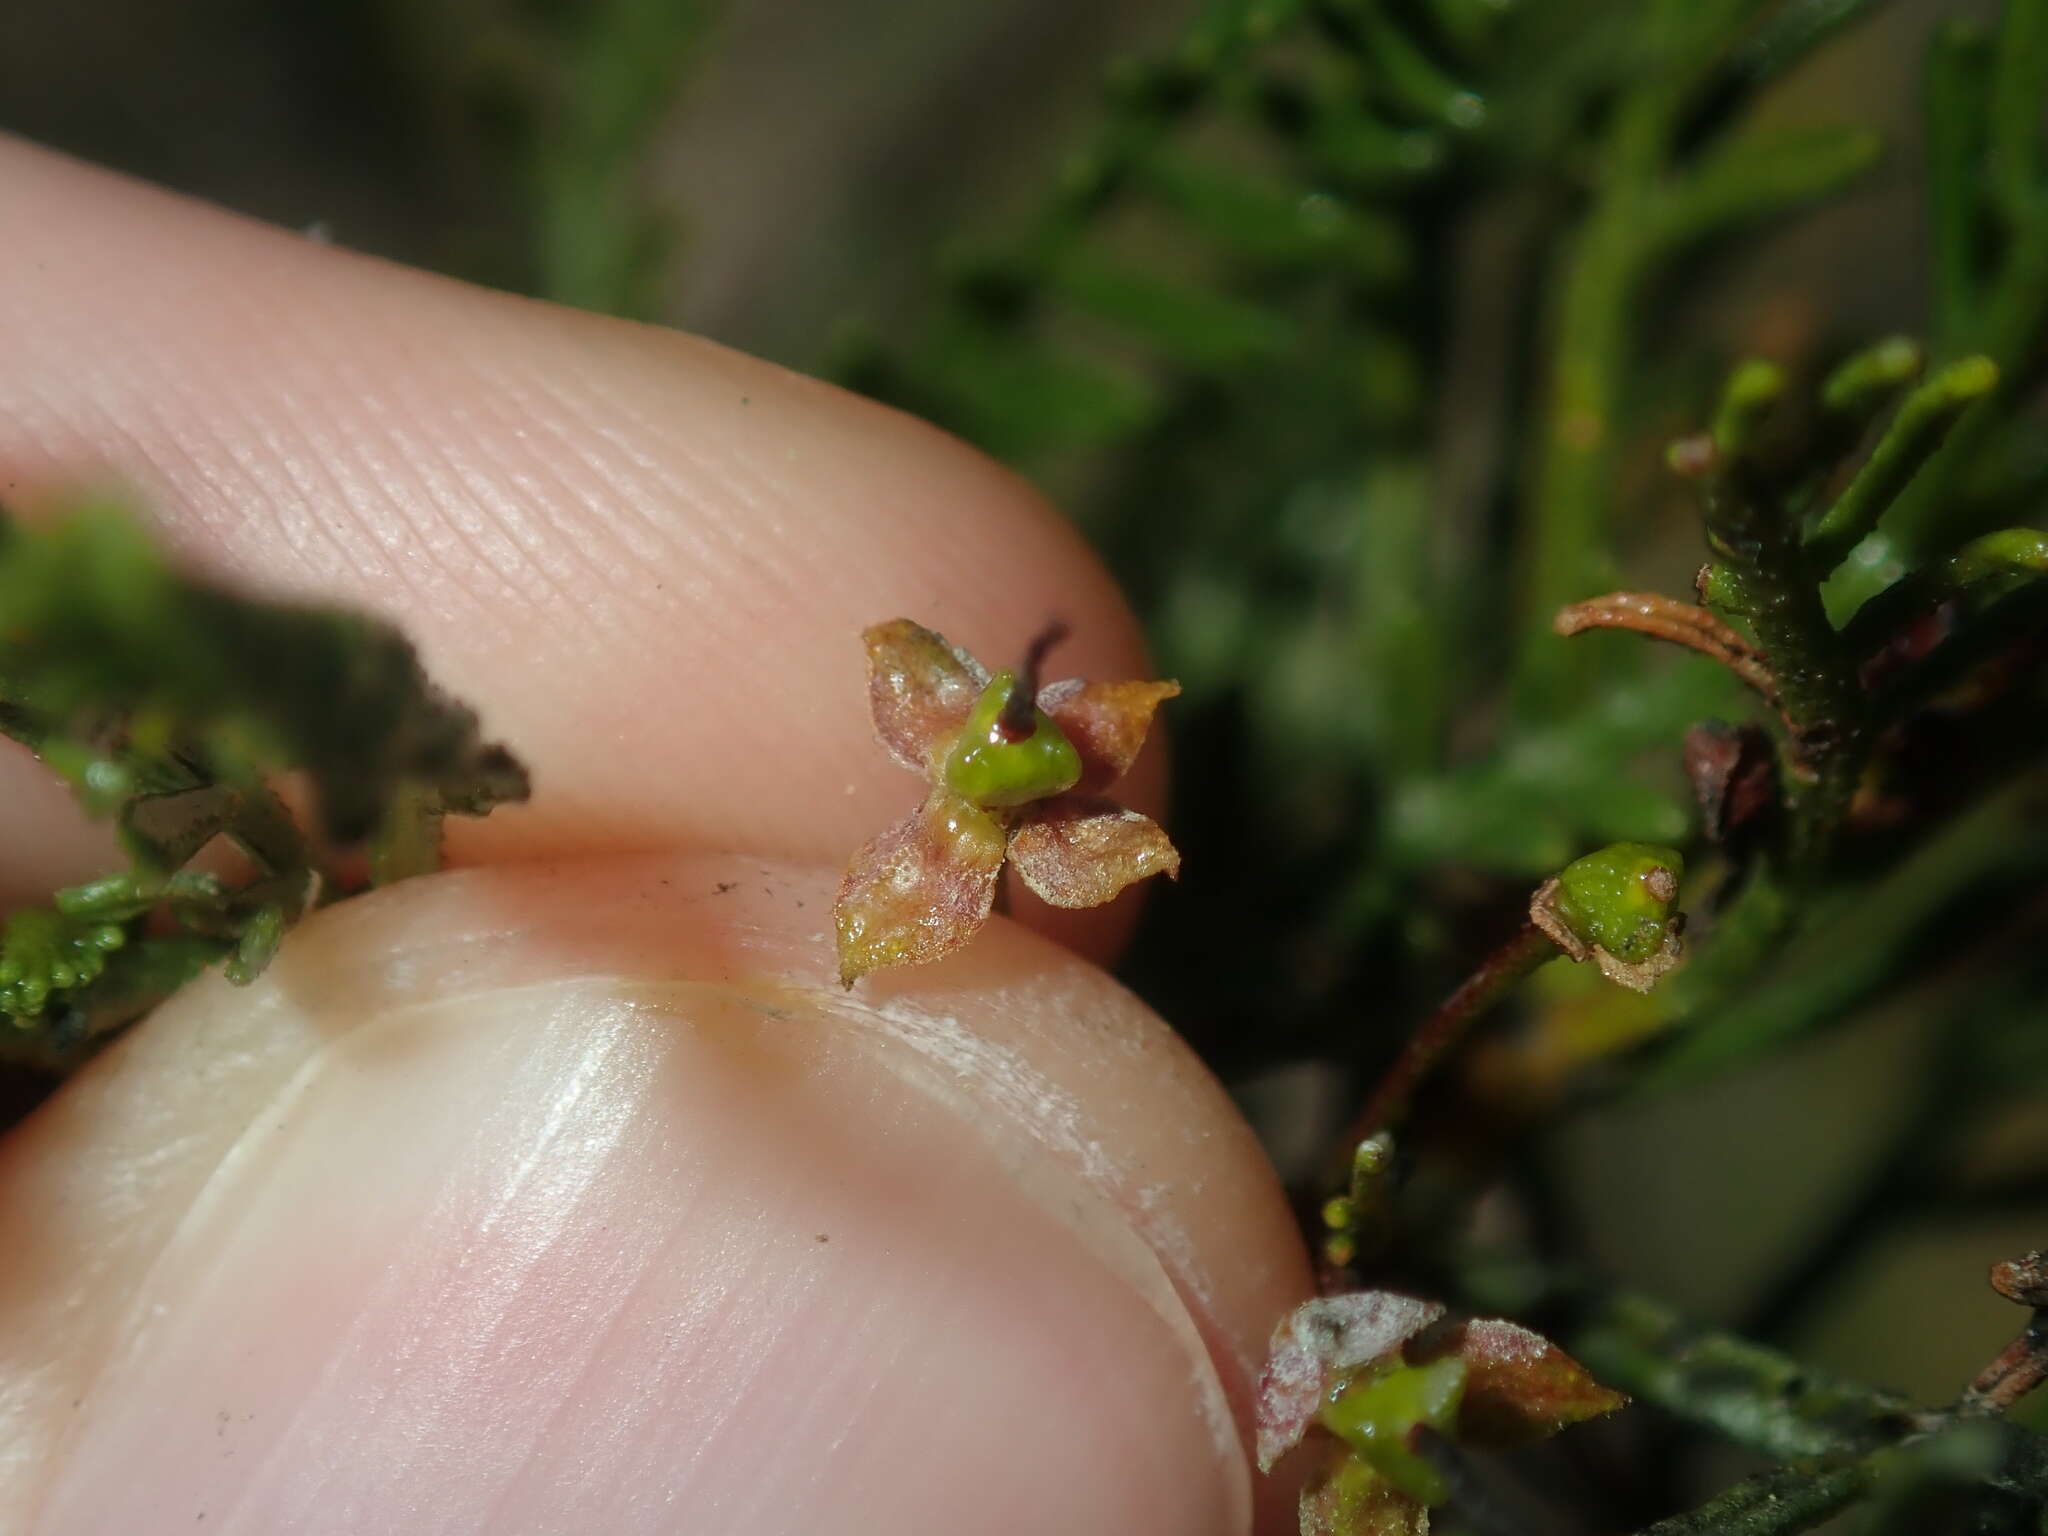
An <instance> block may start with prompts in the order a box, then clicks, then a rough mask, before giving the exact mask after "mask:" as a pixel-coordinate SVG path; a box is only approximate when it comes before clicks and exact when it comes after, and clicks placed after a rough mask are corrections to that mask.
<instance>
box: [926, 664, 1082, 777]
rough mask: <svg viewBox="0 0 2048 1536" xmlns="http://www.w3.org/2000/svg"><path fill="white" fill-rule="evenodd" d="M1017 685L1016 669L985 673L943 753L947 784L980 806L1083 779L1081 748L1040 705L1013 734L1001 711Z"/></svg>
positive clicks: (1034, 708)
mask: <svg viewBox="0 0 2048 1536" xmlns="http://www.w3.org/2000/svg"><path fill="white" fill-rule="evenodd" d="M1016 687H1017V674H1016V673H1015V672H1009V671H1004V672H998V673H997V674H996V675H995V676H994V677H992V678H990V679H989V682H988V686H987V687H986V688H984V689H982V690H981V697H980V698H978V699H976V700H975V701H974V708H973V709H972V710H970V711H968V715H967V724H966V726H965V727H964V728H962V730H961V732H960V740H959V743H958V744H957V745H956V746H955V747H954V748H953V751H952V755H951V756H949V757H948V758H947V759H946V786H947V788H949V789H951V790H952V791H953V793H955V794H956V795H958V796H960V797H961V798H962V799H963V800H966V801H969V802H970V803H972V804H974V805H978V806H980V807H981V808H982V809H983V810H993V809H1000V808H1003V807H1007V806H1013V805H1028V804H1030V803H1031V802H1032V801H1033V800H1044V799H1048V798H1050V797H1051V796H1053V795H1058V794H1064V793H1065V792H1066V791H1068V790H1070V789H1072V788H1073V787H1074V786H1075V785H1076V784H1078V783H1080V782H1081V754H1080V753H1079V752H1076V751H1075V750H1074V744H1073V743H1072V742H1071V741H1069V740H1067V733H1066V732H1065V731H1063V730H1061V729H1060V728H1059V725H1058V724H1057V723H1056V722H1055V721H1054V720H1053V718H1052V716H1050V715H1048V714H1047V713H1046V712H1045V711H1044V710H1042V709H1039V708H1037V707H1035V706H1034V707H1033V709H1032V711H1031V726H1030V728H1029V730H1028V731H1027V732H1025V733H1024V734H1022V735H1015V736H1013V733H1012V731H1011V730H1010V729H1009V727H1008V725H1007V723H1006V722H1005V720H1004V718H1003V715H1004V709H1005V706H1007V705H1008V704H1009V702H1010V695H1011V694H1012V693H1013V692H1014V691H1015V690H1016Z"/></svg>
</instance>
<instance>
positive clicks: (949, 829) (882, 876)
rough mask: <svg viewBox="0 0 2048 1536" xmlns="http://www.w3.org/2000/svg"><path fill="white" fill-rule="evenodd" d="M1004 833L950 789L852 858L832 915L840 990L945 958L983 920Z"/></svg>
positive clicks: (1000, 860)
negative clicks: (873, 974) (872, 975)
mask: <svg viewBox="0 0 2048 1536" xmlns="http://www.w3.org/2000/svg"><path fill="white" fill-rule="evenodd" d="M1004 852H1005V832H1004V829H1003V827H1002V824H1001V823H999V822H998V821H996V819H995V818H994V817H992V816H990V815H989V814H988V813H987V812H986V811H982V810H977V809H976V808H975V807H974V806H972V805H969V804H968V803H967V802H966V801H965V800H963V799H961V798H960V797H959V796H958V795H956V794H953V793H952V792H951V791H950V790H946V789H937V790H934V791H933V792H932V794H931V795H930V797H929V798H928V799H926V801H925V803H924V804H923V805H922V806H921V807H919V809H918V810H917V812H916V813H915V814H914V815H912V816H909V817H907V818H906V819H904V820H903V821H900V822H898V823H897V824H896V825H895V826H893V827H891V828H890V829H889V830H888V831H886V832H884V833H883V834H882V835H881V836H880V837H878V838H876V839H874V840H873V841H872V842H870V843H869V844H867V846H866V847H864V848H862V849H861V851H860V852H859V853H857V854H855V855H854V856H853V862H852V863H851V864H849V865H848V866H847V869H846V874H845V876H844V877H843V878H842V879H841V880H840V882H839V897H838V900H837V901H836V902H835V903H834V904H833V908H832V917H833V921H834V923H835V924H836V925H837V927H838V930H839V979H840V981H841V982H843V983H844V984H845V985H847V986H849V987H850V986H852V985H853V983H854V981H855V980H856V979H857V978H858V977H861V976H864V975H866V974H867V973H868V972H869V971H872V970H875V969H877V968H879V967H881V966H885V965H922V964H925V963H926V962H928V961H932V960H937V959H939V958H940V957H941V956H943V955H948V954H951V953H952V952H953V951H954V950H956V949H958V948H960V947H961V946H962V945H964V944H965V943H966V942H967V941H968V940H969V939H971V938H973V937H974V935H975V933H976V932H977V931H978V930H979V929H980V927H981V925H982V924H983V923H984V922H986V921H987V920H988V914H989V907H990V905H991V904H992V903H993V902H994V900H995V893H996V877H997V875H998V874H999V873H1000V872H1001V870H1002V867H1003V855H1004Z"/></svg>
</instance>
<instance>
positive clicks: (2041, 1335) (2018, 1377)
mask: <svg viewBox="0 0 2048 1536" xmlns="http://www.w3.org/2000/svg"><path fill="white" fill-rule="evenodd" d="M2043 1381H2048V1312H2036V1313H2035V1314H2034V1315H2033V1317H2032V1318H2030V1319H2029V1320H2028V1322H2027V1326H2026V1327H2025V1328H2024V1329H2022V1330H2021V1332H2020V1336H2019V1337H2018V1338H2016V1339H2014V1340H2013V1341H2012V1342H2011V1343H2010V1344H2008V1345H2006V1346H2005V1348H2004V1350H2003V1351H2001V1352H2000V1354H1999V1356H1998V1358H1997V1359H1996V1360H1994V1361H1992V1362H1991V1363H1990V1364H1989V1365H1987V1366H1985V1367H1984V1369H1983V1370H1981V1371H1979V1372H1978V1373H1977V1379H1976V1380H1975V1381H1973V1382H1971V1383H1970V1385H1969V1387H1968V1388H1967V1389H1966V1390H1965V1391H1964V1393H1963V1401H1962V1406H1963V1408H1964V1409H1966V1410H1970V1411H1974V1412H1978V1413H2003V1412H2005V1410H2006V1409H2008V1408H2010V1407H2011V1406H2012V1405H2013V1404H2014V1403H2016V1402H2018V1401H2019V1400H2020V1399H2021V1398H2023V1397H2025V1396H2026V1395H2027V1394H2028V1393H2029V1392H2031V1391H2033V1390H2034V1388H2036V1387H2038V1386H2040V1385H2041V1383H2042V1382H2043Z"/></svg>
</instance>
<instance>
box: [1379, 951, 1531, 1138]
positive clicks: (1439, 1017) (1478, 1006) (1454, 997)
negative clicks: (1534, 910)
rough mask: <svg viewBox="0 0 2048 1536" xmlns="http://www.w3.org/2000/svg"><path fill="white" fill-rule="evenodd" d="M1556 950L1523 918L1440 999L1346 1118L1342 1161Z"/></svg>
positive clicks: (1394, 1120)
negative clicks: (1348, 1121) (1361, 1105)
mask: <svg viewBox="0 0 2048 1536" xmlns="http://www.w3.org/2000/svg"><path fill="white" fill-rule="evenodd" d="M1558 953H1559V951H1558V948H1557V945H1556V944H1554V943H1553V942H1552V941H1551V940H1550V939H1549V938H1548V937H1546V936H1545V935H1544V933H1543V932H1542V931H1541V930H1540V929H1538V928H1537V926H1536V925H1535V924H1534V923H1533V922H1524V923H1523V924H1522V926H1521V927H1520V928H1518V929H1517V930H1516V931H1515V934H1514V936H1513V937H1512V938H1510V939H1509V940H1508V941H1507V942H1506V943H1505V944H1503V945H1501V946H1500V948H1498V949H1496V950H1495V951H1494V952H1493V953H1492V954H1490V955H1488V956H1487V957H1486V958H1485V959H1484V960H1482V961H1481V962H1480V963H1479V968H1478V969H1477V970H1475V971H1473V973H1472V974H1471V975H1470V976H1467V977H1466V978H1465V980H1464V981H1463V982H1461V983H1460V984H1459V986H1458V989H1457V991H1455V992H1453V993H1452V994H1451V995H1450V996H1449V997H1447V998H1445V999H1444V1000H1443V1003H1442V1004H1441V1006H1439V1007H1438V1008H1437V1010H1436V1012H1435V1013H1432V1014H1431V1015H1430V1016H1429V1017H1428V1018H1427V1019H1425V1020H1423V1023H1422V1027H1421V1028H1420V1029H1418V1030H1416V1031H1415V1033H1414V1034H1412V1035H1410V1036H1409V1037H1408V1043H1407V1044H1406V1045H1404V1046H1403V1047H1402V1048H1401V1054H1400V1055H1399V1056H1398V1057H1396V1058H1395V1060H1394V1064H1393V1066H1391V1067H1389V1068H1388V1069H1387V1072H1386V1075H1385V1076H1383V1077H1381V1079H1380V1080H1379V1083H1378V1084H1377V1086H1375V1087H1374V1089H1373V1091H1372V1096H1371V1097H1370V1098H1369V1099H1367V1100H1366V1103H1365V1108H1364V1109H1363V1110H1361V1111H1360V1112H1359V1115H1358V1118H1357V1119H1356V1120H1354V1121H1353V1122H1352V1123H1351V1129H1350V1130H1349V1131H1347V1132H1346V1133H1345V1135H1344V1140H1343V1141H1342V1142H1341V1143H1340V1145H1341V1146H1342V1148H1343V1151H1344V1157H1345V1159H1346V1161H1347V1164H1348V1161H1349V1159H1350V1156H1351V1149H1352V1148H1354V1147H1356V1146H1357V1145H1358V1144H1359V1143H1360V1142H1362V1141H1364V1140H1366V1138H1368V1137H1370V1136H1372V1135H1373V1134H1374V1133H1376V1132H1378V1131H1383V1130H1387V1129H1390V1128H1392V1127H1393V1126H1394V1125H1396V1124H1398V1123H1399V1122H1400V1120H1401V1119H1402V1118H1403V1117H1404V1116H1405V1115H1406V1114H1407V1112H1408V1106H1409V1103H1410V1101H1411V1100H1412V1099H1413V1097H1414V1095H1415V1091H1416V1089H1418V1088H1419V1087H1421V1085H1422V1082H1423V1080H1424V1079H1425V1078H1427V1077H1428V1076H1429V1074H1430V1072H1431V1071H1432V1070H1433V1069H1434V1068H1435V1067H1436V1065H1437V1063H1438V1062H1439V1061H1441V1060H1442V1059H1443V1057H1444V1055H1445V1053H1446V1052H1448V1051H1449V1050H1450V1049H1451V1047H1452V1046H1454V1045H1456V1044H1457V1043H1458V1042H1459V1041H1460V1040H1462V1039H1463V1038H1464V1037H1465V1033H1466V1031H1467V1030H1469V1029H1470V1028H1471V1027H1472V1025H1473V1023H1474V1022H1475V1021H1476V1020H1478V1019H1479V1018H1480V1017H1481V1016H1482V1015H1483V1014H1485V1013H1486V1011H1487V1010H1488V1009H1490V1008H1491V1007H1493V1005H1494V1004H1495V1003H1497V1002H1499V1001H1500V999H1501V998H1502V997H1503V996H1504V995H1506V993H1507V992H1508V990H1509V989H1510V988H1512V987H1513V986H1514V985H1515V983H1516V982H1518V981H1520V980H1522V978H1523V977H1525V976H1527V975H1528V974H1529V973H1530V972H1532V971H1534V970H1535V969H1536V968H1537V967H1538V966H1539V965H1541V964H1543V962H1544V961H1546V960H1552V959H1555V958H1556V957H1557V955H1558Z"/></svg>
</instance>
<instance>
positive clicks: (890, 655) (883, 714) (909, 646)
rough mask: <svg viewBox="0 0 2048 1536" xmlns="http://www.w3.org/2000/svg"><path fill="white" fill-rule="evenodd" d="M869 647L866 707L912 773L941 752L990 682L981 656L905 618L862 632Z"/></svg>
mask: <svg viewBox="0 0 2048 1536" xmlns="http://www.w3.org/2000/svg"><path fill="white" fill-rule="evenodd" d="M861 640H862V642H863V643H865V644H866V646H867V651H868V710H869V712H870V713H871V714H872V715H873V717H874V722H875V735H876V736H877V737H879V738H880V740H881V743H882V745H883V746H885V747H887V748H888V749H889V755H890V756H891V757H893V758H895V759H896V761H897V762H898V763H900V764H901V765H902V766H903V767H905V768H908V769H910V770H911V771H912V772H914V773H926V772H929V771H930V770H931V769H932V768H933V767H934V766H935V765H936V763H937V762H938V761H939V759H941V758H942V757H944V756H945V754H946V752H947V750H948V749H949V748H950V747H951V745H952V742H953V738H954V737H956V736H958V735H959V734H960V727H961V725H962V723H963V722H965V720H966V719H967V712H968V710H970V709H972V708H973V707H974V700H975V697H976V695H978V694H979V693H980V692H981V690H982V689H983V688H984V687H985V686H986V685H987V683H988V673H987V672H986V671H985V670H983V668H982V665H981V663H980V662H978V661H976V660H975V659H974V658H973V657H972V656H970V655H968V654H967V653H966V652H965V651H963V650H961V649H960V647H958V646H957V645H954V644H952V643H951V642H950V641H948V640H947V639H946V637H945V636H944V635H939V634H934V633H933V632H932V631H931V630H929V629H926V628H925V627H924V626H923V625H922V624H917V623H913V622H912V621H911V620H909V619H891V620H890V621H889V622H888V623H886V624H877V625H875V626H873V627H872V628H870V629H866V630H863V631H862V632H861Z"/></svg>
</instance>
